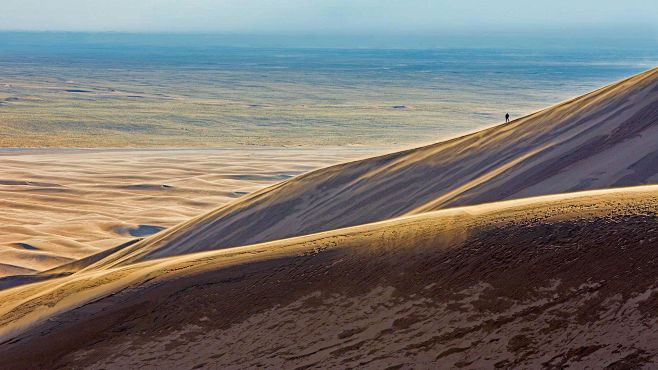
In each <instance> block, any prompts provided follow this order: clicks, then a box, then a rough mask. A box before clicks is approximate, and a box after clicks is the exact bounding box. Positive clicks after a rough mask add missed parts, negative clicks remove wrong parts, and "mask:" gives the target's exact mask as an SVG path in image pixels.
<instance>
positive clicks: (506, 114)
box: [505, 113, 509, 123]
mask: <svg viewBox="0 0 658 370" xmlns="http://www.w3.org/2000/svg"><path fill="white" fill-rule="evenodd" d="M507 122H509V113H505V123H507Z"/></svg>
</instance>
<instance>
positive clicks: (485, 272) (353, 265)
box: [0, 68, 658, 369]
mask: <svg viewBox="0 0 658 370" xmlns="http://www.w3.org/2000/svg"><path fill="white" fill-rule="evenodd" d="M656 153H658V68H656V69H652V70H649V71H647V72H645V73H642V74H639V75H636V76H633V77H631V78H629V79H626V80H624V81H621V82H619V83H616V84H613V85H610V86H607V87H605V88H602V89H599V90H596V91H594V92H592V93H590V94H587V95H585V96H582V97H580V98H577V99H574V100H572V101H568V102H565V103H562V104H559V105H556V106H554V107H550V108H547V109H545V110H543V111H540V112H537V113H535V114H532V115H530V116H527V117H524V118H521V119H519V120H516V121H512V122H511V123H509V124H506V125H501V126H497V127H492V128H490V129H487V130H484V131H480V132H477V133H474V134H470V135H466V136H463V137H459V138H455V139H453V140H449V141H446V142H442V143H438V144H435V145H430V146H426V147H422V148H417V149H412V150H407V151H403V152H398V153H393V154H388V155H384V156H378V157H371V158H369V159H365V160H357V161H352V162H346V163H343V164H339V165H335V166H332V167H327V168H324V169H321V170H316V171H313V172H310V173H306V174H303V175H300V176H297V177H293V178H290V179H288V180H284V181H281V182H277V183H274V184H273V185H270V186H267V187H265V188H262V189H260V190H255V189H256V188H258V187H263V186H266V181H265V180H264V179H263V178H262V177H258V176H257V177H253V175H249V176H248V177H247V178H246V179H250V181H254V182H250V183H247V184H244V183H238V185H240V186H246V187H249V189H250V190H255V191H254V192H253V193H250V194H248V195H245V196H244V197H241V198H239V199H236V200H233V201H230V202H227V203H226V204H225V205H223V206H220V207H219V208H217V209H215V210H213V211H210V212H207V213H205V214H203V215H201V216H198V217H195V218H192V219H190V220H188V221H185V222H183V223H180V224H177V225H176V226H173V227H170V228H168V229H166V230H163V231H161V232H158V233H156V234H153V235H150V236H145V237H144V239H143V240H138V241H134V239H135V238H124V239H121V241H125V243H123V244H114V245H112V246H108V247H106V248H104V249H103V250H102V252H100V253H97V254H91V255H87V256H86V257H85V258H83V259H78V260H74V261H71V262H68V263H64V264H63V265H60V266H58V267H56V268H54V269H50V270H48V271H44V272H42V273H39V274H23V275H21V276H17V277H13V278H14V281H10V282H5V285H4V286H3V285H2V284H0V289H2V290H0V359H2V361H0V369H4V368H7V369H42V368H66V369H68V368H91V369H125V368H147V369H162V368H172V369H180V368H222V369H224V368H226V369H233V368H235V369H242V368H268V369H269V368H275V369H279V368H281V369H284V368H285V369H309V368H337V369H342V368H363V369H370V368H372V369H407V368H432V369H434V368H446V369H448V368H467V369H482V368H523V369H529V368H550V369H557V368H567V367H574V368H596V369H599V368H605V369H626V368H647V369H650V368H656V367H658V334H656V331H655V323H656V320H657V318H658V316H657V315H658V311H657V310H656V308H657V307H658V267H657V266H658V253H656V249H655V248H657V247H658V185H644V184H651V183H654V184H655V183H656V180H658V161H657V160H656V159H657V158H658V154H656ZM353 154H354V153H351V154H350V155H353ZM231 155H235V154H231ZM248 157H249V156H248ZM85 158H86V157H85ZM131 158H132V157H131ZM170 158H171V157H169V159H170ZM337 159H338V158H337V157H329V158H324V159H321V160H316V161H315V162H312V164H311V163H307V164H308V165H309V166H314V165H319V164H320V163H319V162H318V161H322V160H329V161H333V160H337ZM134 160H136V159H134V158H133V159H132V161H134ZM197 160H198V161H201V162H204V160H202V159H197ZM254 160H255V162H254V169H255V170H256V171H259V170H261V171H262V169H263V167H258V165H256V164H255V163H257V162H258V160H260V159H254ZM272 160H273V163H277V166H282V167H281V168H280V170H281V171H282V172H278V170H277V171H275V172H272V171H273V170H272V167H269V168H270V172H268V173H269V174H272V176H274V175H275V174H279V173H288V172H286V171H291V170H290V167H286V166H287V165H286V164H285V163H288V166H289V165H290V164H295V163H297V164H299V163H300V162H299V160H301V156H300V155H297V158H295V157H294V156H293V157H290V158H289V159H288V162H286V161H282V159H281V158H272ZM151 162H152V161H151ZM189 162H190V163H194V160H190V161H189ZM211 162H212V161H211ZM204 163H205V162H204ZM282 163H283V164H282ZM214 165H216V164H214ZM151 166H152V165H151ZM211 166H212V165H211ZM240 166H242V167H244V164H243V163H241V164H240ZM195 167H203V166H202V165H200V164H197V165H196V166H192V165H188V164H187V162H186V161H184V160H183V161H182V163H181V164H180V166H179V167H177V166H171V163H168V165H166V166H164V165H163V166H162V167H157V166H156V167H153V169H152V170H147V169H146V168H142V169H141V170H140V171H139V172H140V173H142V175H145V176H154V174H153V173H150V172H151V171H155V173H158V171H163V172H164V173H165V174H166V175H165V176H168V177H171V173H170V172H168V171H173V169H177V170H178V171H183V170H185V171H187V170H190V169H191V168H195ZM158 169H159V170H158ZM205 169H206V170H208V167H206V168H205ZM214 170H215V171H219V172H221V171H220V170H218V169H217V167H214ZM298 170H299V171H300V172H301V171H303V170H304V169H301V168H298ZM199 171H200V173H203V168H202V169H199ZM219 172H213V173H214V174H215V175H213V176H219V177H214V178H212V180H214V181H218V180H219V179H224V180H226V178H224V177H221V175H220V174H219ZM228 172H230V171H228ZM149 173H150V174H149ZM243 174H244V173H243ZM252 174H253V173H252ZM180 176H181V177H182V178H185V180H184V181H183V180H181V184H183V183H185V184H188V185H187V186H188V187H191V185H190V184H194V183H197V182H198V179H194V176H192V174H188V175H187V176H183V175H180ZM200 176H203V175H200ZM261 176H262V173H261ZM152 178H153V177H152ZM156 178H157V177H156ZM156 178H153V180H152V181H146V180H145V179H142V178H137V179H135V180H136V183H138V184H141V183H148V184H162V183H163V181H162V180H156ZM246 179H245V178H242V180H246ZM255 179H258V180H259V181H260V182H259V181H256V180H255ZM46 180H48V181H46ZM54 180H55V179H42V178H38V179H34V180H33V181H34V182H37V181H38V182H43V183H50V182H55V183H60V182H58V181H54ZM137 180H139V181H137ZM208 181H211V180H208ZM61 182H63V180H61ZM211 182H212V181H211ZM636 185H641V186H636ZM7 186H17V185H15V184H13V185H7ZM18 186H25V185H18ZM40 186H44V185H43V184H41V185H40ZM159 186H161V185H159ZM179 186H181V187H182V185H179ZM69 187H73V186H72V185H69ZM175 188H176V184H175V183H174V187H173V189H175ZM221 188H222V189H224V191H225V190H226V184H225V183H224V184H223V185H222V186H221ZM167 189H171V188H167ZM205 189H209V188H208V187H205ZM157 191H163V190H162V189H159V190H157ZM197 195H198V193H197V194H195V193H193V192H192V193H190V194H189V196H190V199H192V198H194V199H197ZM122 196H126V195H125V194H124V195H122ZM156 196H157V197H159V196H161V195H158V194H149V197H150V198H154V197H156ZM208 196H209V197H210V196H215V197H219V195H218V194H215V193H210V195H208ZM224 196H225V195H224ZM84 199H87V198H86V197H85V198H84ZM229 199H230V197H227V199H226V201H228V200H229ZM179 201H180V200H179ZM190 201H191V200H190ZM208 201H209V202H210V201H212V199H208ZM149 202H151V203H148V202H146V203H144V204H143V207H147V204H151V205H152V204H153V200H149ZM44 203H45V201H44ZM122 204H125V202H124V203H122ZM163 204H164V203H163ZM172 207H174V206H172ZM178 207H182V206H180V205H179V206H178ZM62 208H63V207H62ZM123 212H124V213H129V211H123ZM85 217H86V216H85ZM119 219H121V218H119ZM130 222H132V223H130V225H133V224H136V221H130ZM140 222H141V221H140ZM81 230H86V229H84V228H82V229H81ZM119 239H120V238H118V239H117V241H120V240H119ZM16 279H19V280H20V279H22V280H21V281H17V280H16ZM0 283H1V282H0ZM20 284H22V285H20Z"/></svg>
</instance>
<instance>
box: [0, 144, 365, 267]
mask: <svg viewBox="0 0 658 370" xmlns="http://www.w3.org/2000/svg"><path fill="white" fill-rule="evenodd" d="M365 153H368V151H367V150H365V149H356V148H344V149H339V148H328V150H326V151H323V152H318V151H316V150H310V149H293V148H289V149H276V148H270V149H268V148H262V149H249V150H245V149H242V150H240V149H235V150H149V151H136V150H120V151H117V150H34V151H30V150H28V151H7V152H4V153H0V207H2V209H3V210H4V211H3V212H2V213H1V214H0V261H1V262H2V264H0V277H2V276H7V275H17V274H27V273H32V272H35V271H43V270H46V269H50V268H53V267H56V266H59V265H61V264H64V263H67V262H68V261H76V260H77V259H80V258H83V257H86V256H89V255H91V254H95V253H103V252H104V251H105V250H107V249H108V248H113V247H116V246H117V245H119V244H122V243H124V242H127V241H129V240H133V239H135V238H141V237H144V236H147V235H150V234H153V233H156V232H158V231H160V230H161V229H162V228H166V227H171V226H174V225H176V224H178V223H180V222H183V221H185V220H188V219H189V218H190V217H193V216H196V215H199V214H201V213H204V212H207V211H209V210H212V209H213V208H216V207H217V206H218V205H220V204H225V203H228V202H229V201H232V200H234V199H236V198H239V197H241V196H243V195H244V194H247V193H251V192H253V191H256V190H258V189H261V188H262V187H264V186H267V185H271V184H273V183H275V182H278V181H280V180H281V179H282V178H287V177H291V176H294V175H297V174H300V173H303V172H306V171H309V170H312V169H316V168H319V167H322V166H326V165H329V164H334V163H338V162H341V161H345V160H347V159H351V158H355V157H363V156H365V155H366V154H365Z"/></svg>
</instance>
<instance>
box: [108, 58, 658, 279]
mask: <svg viewBox="0 0 658 370" xmlns="http://www.w3.org/2000/svg"><path fill="white" fill-rule="evenodd" d="M501 109H503V107H501ZM657 181H658V68H654V69H652V70H649V71H647V72H644V73H642V74H639V75H636V76H633V77H631V78H628V79H626V80H624V81H621V82H618V83H615V84H613V85H610V86H607V87H604V88H601V89H599V90H596V91H593V92H591V93H589V94H587V95H584V96H582V97H579V98H576V99H573V100H571V101H567V102H564V103H562V104H559V105H556V106H553V107H550V108H547V109H545V110H543V111H540V112H537V113H534V114H531V115H529V116H526V117H523V118H520V119H518V120H515V121H512V122H511V123H509V124H505V125H500V126H496V127H492V128H489V129H486V130H483V131H480V132H476V133H473V134H470V135H466V136H463V137H459V138H456V139H453V140H449V141H446V142H442V143H438V144H435V145H430V146H426V147H421V148H417V149H412V150H408V151H404V152H399V153H393V154H389V155H384V156H380V157H375V158H370V159H366V160H361V161H356V162H350V163H346V164H341V165H337V166H333V167H329V168H326V169H322V170H318V171H315V172H312V173H309V174H306V175H303V176H299V177H296V178H294V179H291V180H289V181H286V182H283V183H280V184H278V185H275V186H272V187H269V188H267V189H265V190H262V191H259V192H256V193H254V194H253V195H251V196H249V197H246V198H243V199H242V200H240V201H237V202H234V203H231V204H229V205H226V206H223V207H221V208H219V209H217V210H215V211H213V212H210V213H208V214H205V215H203V216H201V217H198V218H196V219H193V220H191V221H189V222H187V223H184V224H181V225H178V226H176V227H174V228H171V229H169V230H167V231H165V232H162V233H159V234H156V235H154V236H152V237H149V238H146V239H145V240H144V241H142V242H140V243H137V244H135V245H134V246H131V247H129V248H125V249H123V250H122V251H120V252H118V253H116V254H114V255H111V256H109V257H108V258H106V259H104V260H102V261H101V262H99V265H102V266H112V265H116V264H117V263H119V264H121V263H126V262H129V261H141V260H145V259H151V258H159V257H165V256H172V255H179V254H183V253H189V252H194V251H203V250H209V249H213V248H225V247H231V246H237V245H247V244H252V243H258V242H263V241H269V240H277V239H281V238H284V237H291V236H296V235H305V234H308V233H313V232H319V231H325V230H331V229H335V228H339V227H345V226H352V225H359V224H364V223H368V222H373V221H380V220H385V219H388V218H391V217H398V216H401V215H405V214H417V213H421V212H425V211H431V210H436V209H442V208H448V207H454V206H460V205H471V204H481V203H487V202H492V201H498V200H505V199H517V198H524V197H528V196H536V195H543V194H555V193H562V192H571V191H577V190H585V189H597V188H609V187H620V186H630V185H641V184H651V183H656V182H657Z"/></svg>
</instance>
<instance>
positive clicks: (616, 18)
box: [0, 0, 658, 37]
mask: <svg viewBox="0 0 658 370" xmlns="http://www.w3.org/2000/svg"><path fill="white" fill-rule="evenodd" d="M657 25H658V0H534V1H533V0H452V1H447V0H434V1H431V0H0V30H49V31H51V30H62V31H127V32H224V33H257V34H272V33H278V34H291V33H295V34H304V33H312V34H349V33H361V34H368V33H390V34H395V33H398V34H399V33H427V32H477V31H480V30H494V31H496V30H498V31H522V30H578V29H609V30H615V29H618V30H623V31H624V32H627V31H628V32H631V31H633V30H644V31H648V32H649V33H652V34H653V35H652V36H651V37H656V36H657V35H658V29H657V27H658V26H657Z"/></svg>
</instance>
